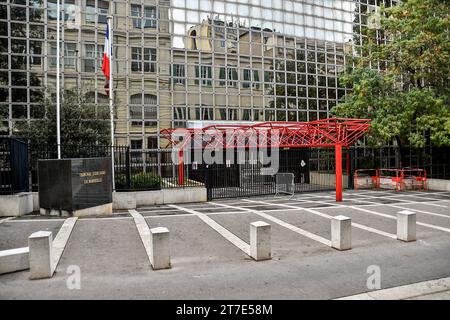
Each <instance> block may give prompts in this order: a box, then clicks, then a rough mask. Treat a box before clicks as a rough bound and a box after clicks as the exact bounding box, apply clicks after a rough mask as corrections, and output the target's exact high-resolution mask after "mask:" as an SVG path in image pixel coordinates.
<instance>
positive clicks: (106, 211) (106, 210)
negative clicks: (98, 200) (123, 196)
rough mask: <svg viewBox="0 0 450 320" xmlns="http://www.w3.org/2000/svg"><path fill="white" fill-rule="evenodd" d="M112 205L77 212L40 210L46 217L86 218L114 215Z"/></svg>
mask: <svg viewBox="0 0 450 320" xmlns="http://www.w3.org/2000/svg"><path fill="white" fill-rule="evenodd" d="M112 208H113V205H112V203H107V204H102V205H100V206H95V207H90V208H86V209H80V210H75V211H66V210H56V209H44V208H40V209H39V212H40V214H41V215H45V216H58V217H84V216H97V215H110V214H112Z"/></svg>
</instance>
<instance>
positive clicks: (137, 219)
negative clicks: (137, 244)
mask: <svg viewBox="0 0 450 320" xmlns="http://www.w3.org/2000/svg"><path fill="white" fill-rule="evenodd" d="M128 212H129V213H130V214H131V216H132V217H133V219H134V223H135V225H136V229H137V231H138V233H139V237H140V238H141V241H142V244H143V245H144V249H145V252H146V253H147V258H148V261H149V262H150V265H151V256H152V249H151V239H150V237H151V235H150V228H149V226H148V224H147V221H145V219H144V217H143V216H142V215H141V214H140V213H139V212H137V211H136V210H128Z"/></svg>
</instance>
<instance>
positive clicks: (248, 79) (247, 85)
mask: <svg viewBox="0 0 450 320" xmlns="http://www.w3.org/2000/svg"><path fill="white" fill-rule="evenodd" d="M252 74H253V79H252V77H251V76H252ZM243 76H244V82H243V83H242V88H250V85H252V87H253V88H255V89H259V72H258V70H253V73H252V70H250V69H244V71H243Z"/></svg>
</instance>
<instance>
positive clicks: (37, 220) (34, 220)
mask: <svg viewBox="0 0 450 320" xmlns="http://www.w3.org/2000/svg"><path fill="white" fill-rule="evenodd" d="M53 221H56V222H61V221H66V219H12V220H9V221H8V222H14V223H15V222H53ZM0 223H1V222H0Z"/></svg>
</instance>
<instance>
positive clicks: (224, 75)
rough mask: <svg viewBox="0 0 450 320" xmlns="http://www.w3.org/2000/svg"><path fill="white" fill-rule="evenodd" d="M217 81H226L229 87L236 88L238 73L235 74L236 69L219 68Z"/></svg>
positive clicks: (222, 84) (223, 82)
mask: <svg viewBox="0 0 450 320" xmlns="http://www.w3.org/2000/svg"><path fill="white" fill-rule="evenodd" d="M219 79H221V80H225V79H227V80H228V85H229V86H234V87H235V86H236V84H237V83H236V82H235V81H237V80H238V73H237V68H235V67H226V68H225V67H220V71H219ZM225 83H226V81H220V82H219V84H220V85H221V86H224V85H225Z"/></svg>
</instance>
